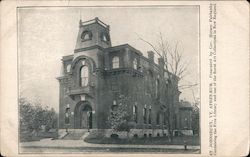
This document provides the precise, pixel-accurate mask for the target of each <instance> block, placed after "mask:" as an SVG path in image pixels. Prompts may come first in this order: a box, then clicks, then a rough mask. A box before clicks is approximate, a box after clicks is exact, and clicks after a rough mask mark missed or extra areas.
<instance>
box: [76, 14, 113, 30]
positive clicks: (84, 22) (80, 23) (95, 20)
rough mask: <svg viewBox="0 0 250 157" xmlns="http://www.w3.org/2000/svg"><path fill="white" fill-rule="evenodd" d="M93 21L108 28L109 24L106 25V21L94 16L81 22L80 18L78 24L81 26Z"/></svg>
mask: <svg viewBox="0 0 250 157" xmlns="http://www.w3.org/2000/svg"><path fill="white" fill-rule="evenodd" d="M94 23H97V24H100V25H101V26H103V27H104V28H106V29H108V30H109V25H107V24H106V23H104V22H102V21H101V20H100V19H99V18H98V17H95V18H94V19H92V20H88V21H83V22H82V20H80V22H79V26H80V27H81V26H86V25H90V24H94Z"/></svg>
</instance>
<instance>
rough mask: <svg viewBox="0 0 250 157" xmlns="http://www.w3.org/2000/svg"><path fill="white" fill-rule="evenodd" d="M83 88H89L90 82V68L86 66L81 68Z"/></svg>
mask: <svg viewBox="0 0 250 157" xmlns="http://www.w3.org/2000/svg"><path fill="white" fill-rule="evenodd" d="M80 81H81V86H82V87H84V86H87V85H88V81H89V68H88V67H87V66H86V65H85V66H83V67H82V68H81V80H80Z"/></svg>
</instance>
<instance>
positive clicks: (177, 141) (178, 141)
mask: <svg viewBox="0 0 250 157" xmlns="http://www.w3.org/2000/svg"><path fill="white" fill-rule="evenodd" d="M84 141H85V142H88V143H96V144H139V145H165V144H172V145H184V141H186V144H187V145H200V142H199V137H198V136H181V137H180V136H179V137H173V141H172V142H170V141H169V138H168V137H146V138H132V139H120V138H107V137H102V138H95V137H93V138H88V137H86V138H85V140H84Z"/></svg>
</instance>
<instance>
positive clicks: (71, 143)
mask: <svg viewBox="0 0 250 157" xmlns="http://www.w3.org/2000/svg"><path fill="white" fill-rule="evenodd" d="M20 146H21V147H23V148H24V147H25V148H66V149H67V148H74V149H75V148H83V147H88V148H146V149H147V148H152V149H154V148H157V149H159V148H160V149H177V150H183V149H184V146H183V145H128V144H92V143H87V142H84V141H83V140H51V139H43V140H41V141H33V142H23V143H20ZM187 149H189V150H198V149H200V146H189V145H188V146H187Z"/></svg>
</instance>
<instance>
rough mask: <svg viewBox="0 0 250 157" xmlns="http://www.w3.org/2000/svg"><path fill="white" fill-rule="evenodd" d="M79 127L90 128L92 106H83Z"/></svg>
mask: <svg viewBox="0 0 250 157" xmlns="http://www.w3.org/2000/svg"><path fill="white" fill-rule="evenodd" d="M81 129H92V108H91V107H90V106H85V107H84V108H83V110H82V114H81Z"/></svg>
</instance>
